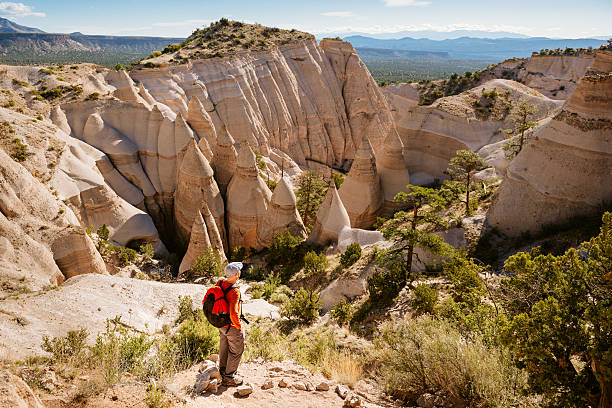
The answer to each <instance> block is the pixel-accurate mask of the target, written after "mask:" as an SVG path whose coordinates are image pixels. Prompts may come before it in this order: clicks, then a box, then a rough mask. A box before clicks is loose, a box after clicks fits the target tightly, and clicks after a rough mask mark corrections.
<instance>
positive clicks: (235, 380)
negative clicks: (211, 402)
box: [221, 375, 242, 387]
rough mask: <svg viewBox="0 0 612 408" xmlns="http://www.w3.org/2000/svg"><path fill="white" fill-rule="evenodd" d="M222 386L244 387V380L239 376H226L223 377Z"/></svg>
mask: <svg viewBox="0 0 612 408" xmlns="http://www.w3.org/2000/svg"><path fill="white" fill-rule="evenodd" d="M221 385H224V386H226V387H238V386H239V385H242V378H240V377H238V376H237V375H232V376H225V377H223V381H222V382H221Z"/></svg>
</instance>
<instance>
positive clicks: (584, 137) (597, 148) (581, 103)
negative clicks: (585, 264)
mask: <svg viewBox="0 0 612 408" xmlns="http://www.w3.org/2000/svg"><path fill="white" fill-rule="evenodd" d="M611 101H612V53H611V52H609V51H601V50H598V51H597V54H596V57H595V61H594V62H593V65H592V67H591V70H590V71H589V72H588V73H587V75H586V76H585V77H584V78H582V80H581V81H580V82H579V84H578V86H577V88H576V90H575V91H574V93H573V94H572V96H571V98H570V99H569V101H568V102H567V103H566V104H565V105H564V106H563V109H562V110H561V112H559V113H558V114H557V115H556V116H555V117H554V118H553V119H552V120H551V121H550V122H549V123H548V124H547V125H546V126H543V127H542V128H540V129H539V130H538V131H537V133H536V138H535V140H533V141H532V142H531V143H529V144H528V145H527V146H525V148H523V150H522V151H521V153H519V155H518V156H517V157H516V158H515V159H514V160H513V162H512V163H511V165H510V167H509V169H508V178H507V179H506V180H504V181H503V183H502V184H501V186H500V188H499V190H498V192H497V195H496V197H495V199H494V202H493V205H492V206H491V208H490V210H489V213H488V219H489V223H490V224H491V225H492V226H495V227H497V228H499V229H500V230H501V231H502V232H504V233H506V234H509V235H518V234H520V233H521V232H525V231H530V232H534V231H538V230H540V229H541V227H542V226H543V225H547V224H552V223H559V222H562V221H564V220H568V219H569V218H571V217H574V216H578V215H584V214H590V213H595V212H597V211H598V208H599V207H600V206H601V205H602V204H603V203H606V202H610V201H612V184H611V183H610V175H611V174H612V110H611V109H610V103H611Z"/></svg>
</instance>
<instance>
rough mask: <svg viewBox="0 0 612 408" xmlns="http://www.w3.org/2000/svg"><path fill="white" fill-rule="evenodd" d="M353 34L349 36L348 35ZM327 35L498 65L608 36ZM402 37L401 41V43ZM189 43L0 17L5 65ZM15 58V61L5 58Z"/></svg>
mask: <svg viewBox="0 0 612 408" xmlns="http://www.w3.org/2000/svg"><path fill="white" fill-rule="evenodd" d="M344 34H349V35H344ZM356 34H359V33H355V32H351V33H323V34H318V35H317V37H319V38H322V37H324V36H326V37H330V36H331V37H336V36H340V37H342V38H343V39H344V40H346V41H348V42H350V43H351V44H353V46H354V47H355V48H356V49H357V50H358V52H359V55H360V56H361V57H362V58H363V59H368V60H377V59H378V60H382V59H474V60H485V61H498V60H501V59H505V58H511V57H528V56H530V55H531V53H532V52H533V51H539V50H541V49H544V48H549V49H554V48H565V47H571V48H588V47H593V48H596V47H599V46H600V45H601V44H604V43H605V42H606V41H605V39H606V38H607V37H598V38H583V39H552V38H545V37H526V36H524V35H522V34H517V33H512V32H507V31H494V32H490V31H478V30H456V31H450V32H440V31H433V30H422V31H400V32H396V33H386V34H368V33H361V34H362V35H356ZM400 37H401V38H400ZM183 40H184V38H166V37H124V36H105V35H84V34H82V33H79V32H75V33H71V34H52V33H45V32H44V31H42V30H40V29H38V28H32V27H25V26H22V25H19V24H16V23H14V22H13V21H11V20H7V19H5V18H1V17H0V55H3V56H4V57H5V58H3V60H6V59H8V60H11V58H12V57H15V56H16V57H17V59H13V60H16V61H18V60H20V58H21V56H33V55H36V56H45V55H49V54H54V53H66V52H81V53H82V52H85V53H87V52H89V53H96V52H106V53H123V54H133V55H135V56H144V55H148V54H150V53H151V52H152V51H155V50H161V49H163V48H164V47H166V46H167V45H168V44H173V43H177V42H181V41H183ZM7 56H11V58H6V57H7Z"/></svg>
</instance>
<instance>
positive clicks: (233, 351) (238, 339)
mask: <svg viewBox="0 0 612 408" xmlns="http://www.w3.org/2000/svg"><path fill="white" fill-rule="evenodd" d="M219 337H220V338H221V341H220V343H219V370H220V371H221V373H223V372H225V375H226V376H232V375H234V374H235V373H236V370H237V369H238V364H240V359H241V358H242V352H243V351H244V334H243V333H242V331H240V330H238V329H237V328H235V327H232V328H231V329H230V330H229V331H227V327H222V328H220V329H219Z"/></svg>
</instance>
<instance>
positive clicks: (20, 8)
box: [0, 1, 45, 17]
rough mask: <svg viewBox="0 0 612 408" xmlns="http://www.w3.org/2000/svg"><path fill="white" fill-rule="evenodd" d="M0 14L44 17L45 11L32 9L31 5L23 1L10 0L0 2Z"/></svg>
mask: <svg viewBox="0 0 612 408" xmlns="http://www.w3.org/2000/svg"><path fill="white" fill-rule="evenodd" d="M0 14H1V15H4V16H13V17H28V16H33V17H45V13H41V12H39V11H34V8H33V7H32V6H28V5H25V4H23V3H13V2H12V1H2V2H0Z"/></svg>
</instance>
